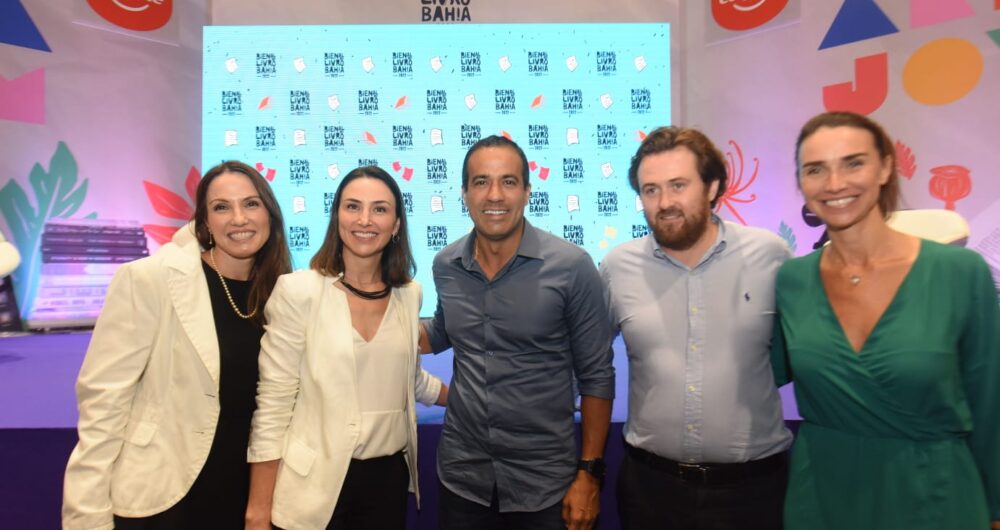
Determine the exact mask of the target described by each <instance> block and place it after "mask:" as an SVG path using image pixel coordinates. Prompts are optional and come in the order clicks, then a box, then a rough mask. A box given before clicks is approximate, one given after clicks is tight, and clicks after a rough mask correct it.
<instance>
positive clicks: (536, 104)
mask: <svg viewBox="0 0 1000 530" xmlns="http://www.w3.org/2000/svg"><path fill="white" fill-rule="evenodd" d="M544 100H545V98H543V97H542V94H538V95H537V96H535V99H533V100H531V108H533V109H537V108H538V107H541V106H542V102H543V101H544Z"/></svg>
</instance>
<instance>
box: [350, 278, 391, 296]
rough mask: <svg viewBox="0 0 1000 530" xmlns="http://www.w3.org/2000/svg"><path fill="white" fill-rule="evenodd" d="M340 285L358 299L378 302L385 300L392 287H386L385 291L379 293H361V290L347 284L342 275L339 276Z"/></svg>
mask: <svg viewBox="0 0 1000 530" xmlns="http://www.w3.org/2000/svg"><path fill="white" fill-rule="evenodd" d="M340 284H341V285H343V286H344V288H345V289H347V290H348V291H351V292H352V293H354V294H355V295H357V296H358V297H359V298H364V299H365V300H378V299H380V298H385V297H386V296H389V293H391V292H392V286H390V285H386V286H385V289H382V290H381V291H362V290H361V289H358V288H357V287H355V286H353V285H351V284H349V283H347V280H346V279H344V275H343V274H341V275H340Z"/></svg>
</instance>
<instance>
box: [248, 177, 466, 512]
mask: <svg viewBox="0 0 1000 530" xmlns="http://www.w3.org/2000/svg"><path fill="white" fill-rule="evenodd" d="M373 193H374V195H372V194H373ZM345 196H346V199H345ZM383 250H384V252H383ZM310 265H311V269H310V270H306V271H299V272H295V273H293V274H288V275H285V276H282V277H281V278H280V279H279V280H278V284H277V285H276V286H275V289H274V293H273V294H272V296H271V299H270V301H269V302H268V304H267V308H266V316H267V319H268V325H267V328H266V333H265V335H264V338H263V339H262V341H261V356H260V384H259V386H258V394H257V410H256V412H255V413H254V419H253V427H252V433H251V437H250V449H249V460H250V462H253V463H254V464H253V465H252V477H251V493H250V505H249V507H248V510H247V528H270V527H269V525H268V523H270V522H273V524H275V525H277V526H278V527H280V528H284V529H287V530H299V529H324V528H328V524H331V526H330V527H331V528H358V527H359V525H361V526H366V527H369V528H371V527H372V526H371V525H374V527H377V528H381V527H384V526H380V525H383V524H384V523H357V522H350V521H354V519H352V518H353V517H354V515H347V516H345V517H344V518H343V519H345V520H347V521H348V522H347V523H338V522H336V521H339V520H341V519H342V518H341V517H340V515H342V514H341V513H340V512H343V511H345V510H351V511H354V510H355V508H353V507H351V508H349V507H347V506H345V504H350V501H348V500H345V499H348V498H350V495H349V494H363V493H359V492H357V491H349V492H347V493H345V492H344V487H345V479H346V478H347V477H349V469H354V470H355V471H354V472H355V473H357V472H358V470H359V469H362V470H363V469H366V468H365V467H363V466H364V465H365V462H366V461H367V460H359V457H358V455H357V451H358V449H359V444H364V443H365V440H367V441H368V442H369V443H371V444H372V445H376V446H378V445H382V444H383V441H384V439H391V440H396V441H399V440H405V446H404V447H391V443H390V444H389V445H390V447H386V448H384V449H385V450H384V451H383V453H378V452H377V451H376V454H378V455H385V456H384V457H383V458H393V457H396V458H399V451H400V450H402V459H405V465H406V467H407V468H408V473H409V481H408V482H409V490H410V491H413V492H415V493H416V491H417V465H416V455H417V449H416V443H417V432H416V413H415V407H414V402H415V401H420V402H422V403H425V404H431V403H434V402H438V403H440V404H443V402H444V400H445V399H446V392H447V387H445V386H443V385H442V384H441V382H440V381H439V380H438V379H437V378H435V377H433V376H431V375H429V374H427V373H426V372H424V371H423V370H422V369H421V368H420V356H419V354H418V351H417V341H418V316H419V309H420V296H421V294H420V286H419V285H418V284H417V283H416V282H414V281H412V280H411V274H412V258H411V257H410V251H409V246H408V240H407V236H406V225H405V217H403V210H402V197H401V194H400V192H399V187H398V186H397V185H396V183H395V181H393V180H392V177H390V176H389V175H388V174H386V173H385V172H384V171H383V170H381V169H379V168H377V167H365V168H359V169H356V170H354V171H352V172H351V173H349V174H348V175H347V176H345V177H344V179H343V180H342V181H341V184H340V187H339V188H338V189H337V193H336V196H335V199H334V204H333V213H332V215H331V220H330V226H329V228H328V231H327V235H326V239H325V240H324V243H323V246H322V248H320V250H319V252H318V253H317V255H316V257H314V258H313V260H312V262H311V264H310ZM348 280H350V282H351V283H353V284H354V285H362V286H365V287H367V286H368V285H374V286H376V287H381V289H379V290H378V291H365V290H363V289H359V288H357V287H355V286H354V285H351V283H348ZM345 284H346V285H345ZM382 315H386V316H385V321H384V322H383V321H381V320H382ZM367 317H370V318H367ZM362 321H368V323H369V324H372V323H374V326H369V328H370V331H372V332H373V333H374V330H375V328H377V330H378V333H383V332H386V331H387V330H390V331H392V332H393V333H395V332H397V331H401V332H402V335H403V339H402V340H401V341H399V342H398V343H399V344H400V345H401V347H402V348H403V351H402V352H382V351H380V352H371V354H378V355H386V356H387V357H391V359H400V361H401V362H405V363H406V364H405V370H402V371H400V372H399V373H403V374H405V381H403V380H397V379H391V378H385V379H382V380H380V381H378V382H377V383H376V382H374V381H372V380H369V384H373V383H374V384H376V385H377V387H376V388H361V386H360V382H359V379H360V378H361V376H360V375H359V374H360V372H361V369H360V368H359V367H360V363H361V361H362V359H360V356H359V354H358V352H357V344H358V342H357V338H356V335H357V333H358V332H359V331H361V330H362V329H365V325H364V322H362ZM376 338H377V337H375V336H373V337H371V339H367V340H375V339H376ZM399 353H401V354H402V357H399V356H397V354H399ZM390 354H391V355H390ZM364 361H365V362H370V361H369V360H368V359H364ZM394 367H396V368H398V366H394ZM395 384H399V385H404V387H405V403H400V409H402V410H400V413H402V414H404V415H405V426H403V428H404V429H405V431H406V432H405V433H398V432H390V433H389V434H386V431H385V430H384V428H383V429H381V430H380V429H378V428H375V429H373V430H370V431H366V429H367V428H368V427H371V425H372V424H373V423H374V422H370V421H369V419H368V418H370V416H366V415H365V412H364V405H365V403H363V401H364V399H365V398H364V396H365V395H372V392H375V393H378V392H392V391H395V392H396V393H397V394H399V395H402V390H403V388H404V387H389V386H383V385H395ZM390 424H391V425H393V426H394V428H395V426H400V425H401V424H400V423H399V422H395V423H390ZM383 427H384V425H383ZM392 453H395V454H394V455H393V454H392ZM363 458H367V457H363ZM402 459H400V460H399V461H400V462H402ZM368 469H370V468H368ZM362 472H367V473H371V471H362ZM369 478H376V479H377V478H378V477H369ZM349 483H350V480H348V484H349ZM392 487H394V486H386V488H383V491H382V493H383V494H384V496H385V497H384V498H388V497H389V495H390V494H391V495H393V497H392V498H393V499H396V500H398V499H400V498H402V500H403V504H402V517H403V518H404V520H405V495H406V487H405V484H404V485H403V489H402V491H401V492H395V491H385V489H391V488H392ZM272 488H273V492H272ZM360 489H363V488H360ZM397 493H398V494H399V495H401V497H400V496H399V495H396V494H397ZM379 496H382V495H379ZM418 502H419V496H418ZM387 504H390V506H380V507H378V508H376V509H373V510H370V511H371V512H382V513H375V514H374V516H376V517H380V516H382V515H385V513H391V512H392V511H393V510H398V509H399V504H398V503H397V502H394V501H393V502H388V501H387ZM337 510H339V512H337ZM361 511H365V509H364V508H362V509H361ZM335 512H337V513H335ZM368 515H371V514H368ZM365 516H367V515H365ZM332 519H333V523H331V520H332ZM395 520H396V521H398V519H395ZM395 524H396V523H390V525H395Z"/></svg>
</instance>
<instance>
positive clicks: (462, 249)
mask: <svg viewBox="0 0 1000 530" xmlns="http://www.w3.org/2000/svg"><path fill="white" fill-rule="evenodd" d="M475 253H476V230H475V228H473V229H472V232H471V233H469V237H468V239H467V241H466V242H465V243H464V244H462V245H458V246H456V247H455V252H454V254H452V255H451V257H450V258H449V259H451V260H461V261H462V267H464V268H465V269H466V270H472V266H473V263H474V259H473V258H474V257H475ZM514 255H515V256H522V257H525V258H529V259H543V258H542V247H541V242H540V241H539V239H538V229H537V228H535V227H533V226H531V223H529V222H528V220H527V219H525V220H524V233H523V234H522V235H521V242H520V243H519V244H518V245H517V252H515V253H514ZM511 261H513V260H511Z"/></svg>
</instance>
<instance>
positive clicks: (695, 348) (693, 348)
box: [691, 344, 698, 352]
mask: <svg viewBox="0 0 1000 530" xmlns="http://www.w3.org/2000/svg"><path fill="white" fill-rule="evenodd" d="M691 351H693V352H694V351H698V347H697V346H695V345H694V344H692V345H691Z"/></svg>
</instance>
